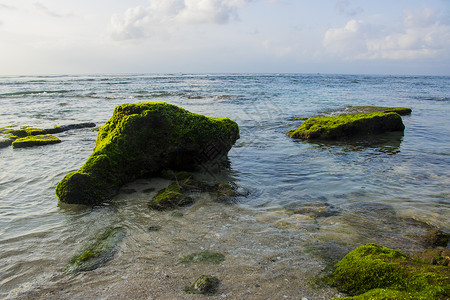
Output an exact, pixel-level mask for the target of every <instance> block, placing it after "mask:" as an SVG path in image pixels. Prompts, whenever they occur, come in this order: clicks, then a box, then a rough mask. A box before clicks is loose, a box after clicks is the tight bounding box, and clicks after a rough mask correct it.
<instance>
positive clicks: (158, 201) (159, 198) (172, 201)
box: [148, 182, 194, 210]
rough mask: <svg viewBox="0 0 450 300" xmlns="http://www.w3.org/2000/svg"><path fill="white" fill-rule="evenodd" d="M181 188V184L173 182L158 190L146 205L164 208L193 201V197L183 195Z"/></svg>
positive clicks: (152, 207) (159, 208)
mask: <svg viewBox="0 0 450 300" xmlns="http://www.w3.org/2000/svg"><path fill="white" fill-rule="evenodd" d="M183 190H184V188H183V185H182V184H179V183H178V182H174V183H172V184H171V185H169V186H168V187H166V188H164V189H162V190H160V191H159V192H158V193H157V194H156V195H155V196H154V197H153V198H152V200H151V201H150V202H149V204H148V206H149V207H150V208H151V209H156V210H166V209H173V208H177V207H180V206H186V205H189V204H192V203H194V199H192V197H190V196H185V195H184V194H183Z"/></svg>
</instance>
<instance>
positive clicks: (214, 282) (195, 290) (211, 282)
mask: <svg viewBox="0 0 450 300" xmlns="http://www.w3.org/2000/svg"><path fill="white" fill-rule="evenodd" d="M219 283H220V280H219V279H217V278H216V277H214V276H207V275H202V276H200V277H199V278H197V280H195V281H194V282H193V283H192V284H191V285H190V286H189V287H187V288H185V289H184V291H185V292H186V293H187V294H203V295H214V294H215V293H217V289H218V288H219Z"/></svg>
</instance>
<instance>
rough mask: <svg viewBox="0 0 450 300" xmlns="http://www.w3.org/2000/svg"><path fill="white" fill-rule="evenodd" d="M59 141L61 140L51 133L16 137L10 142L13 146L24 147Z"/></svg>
mask: <svg viewBox="0 0 450 300" xmlns="http://www.w3.org/2000/svg"><path fill="white" fill-rule="evenodd" d="M57 143H61V140H60V139H58V138H57V137H56V136H53V135H51V134H42V135H31V136H27V137H23V138H18V139H16V140H15V141H14V142H12V146H13V148H25V147H34V146H43V145H49V144H57Z"/></svg>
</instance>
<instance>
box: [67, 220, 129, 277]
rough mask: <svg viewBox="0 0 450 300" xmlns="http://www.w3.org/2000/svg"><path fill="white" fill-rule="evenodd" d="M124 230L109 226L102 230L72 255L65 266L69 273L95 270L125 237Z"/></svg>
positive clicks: (109, 257)
mask: <svg viewBox="0 0 450 300" xmlns="http://www.w3.org/2000/svg"><path fill="white" fill-rule="evenodd" d="M125 234H126V231H125V229H124V228H122V227H109V228H106V229H105V230H102V231H101V232H100V234H99V235H98V236H97V237H96V239H95V240H94V241H93V242H91V243H88V244H86V245H85V246H83V247H82V248H81V249H80V251H79V252H78V253H77V254H76V255H74V256H73V257H72V259H71V260H70V262H69V263H68V265H67V267H66V271H67V272H70V273H78V272H86V271H92V270H95V269H97V268H99V267H101V266H103V265H105V264H106V263H108V262H109V261H110V260H111V259H112V258H113V257H114V254H115V252H116V247H117V245H118V244H119V243H120V242H121V241H122V240H123V238H124V237H125Z"/></svg>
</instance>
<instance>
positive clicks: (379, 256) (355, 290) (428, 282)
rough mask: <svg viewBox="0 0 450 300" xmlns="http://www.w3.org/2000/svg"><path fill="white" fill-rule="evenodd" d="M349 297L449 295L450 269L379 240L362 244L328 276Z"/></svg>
mask: <svg viewBox="0 0 450 300" xmlns="http://www.w3.org/2000/svg"><path fill="white" fill-rule="evenodd" d="M328 279H329V280H330V282H331V283H332V285H334V286H336V287H337V288H338V290H339V291H341V292H344V293H347V294H350V295H352V296H354V297H352V298H347V299H448V297H450V269H449V267H447V266H437V265H431V264H427V263H425V262H424V261H423V260H413V259H411V258H409V257H408V256H406V255H404V254H402V253H400V252H398V251H395V250H392V249H389V248H386V247H383V246H379V245H376V244H367V245H365V246H360V247H358V248H356V249H355V250H353V251H351V252H350V253H348V254H347V255H346V256H345V257H344V258H343V259H342V260H341V261H340V262H339V263H337V264H336V266H335V271H334V272H333V273H332V274H331V275H330V276H329V278H328Z"/></svg>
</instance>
